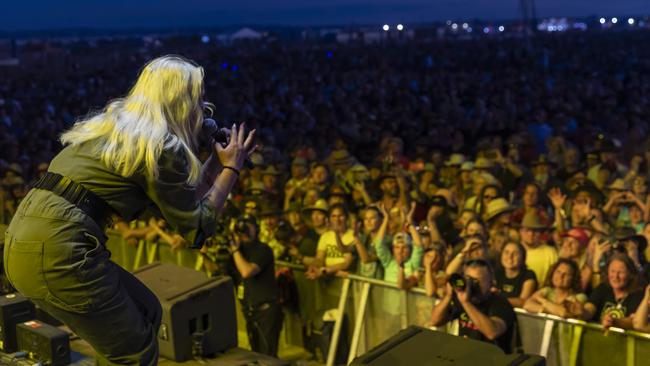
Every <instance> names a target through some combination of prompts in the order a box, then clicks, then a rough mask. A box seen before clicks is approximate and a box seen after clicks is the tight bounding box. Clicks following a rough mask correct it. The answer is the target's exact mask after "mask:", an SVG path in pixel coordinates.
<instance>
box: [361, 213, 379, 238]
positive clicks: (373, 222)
mask: <svg viewBox="0 0 650 366" xmlns="http://www.w3.org/2000/svg"><path fill="white" fill-rule="evenodd" d="M380 224H381V222H380V217H379V212H377V210H375V209H371V208H369V209H367V210H365V211H364V212H363V230H364V231H365V232H366V233H372V232H375V231H376V230H377V229H378V228H379V225H380Z"/></svg>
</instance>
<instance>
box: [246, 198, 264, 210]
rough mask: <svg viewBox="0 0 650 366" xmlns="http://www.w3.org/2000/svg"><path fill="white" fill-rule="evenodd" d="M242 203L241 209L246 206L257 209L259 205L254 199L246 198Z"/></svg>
mask: <svg viewBox="0 0 650 366" xmlns="http://www.w3.org/2000/svg"><path fill="white" fill-rule="evenodd" d="M243 204H244V205H243V206H242V209H247V208H250V209H257V208H259V207H260V205H258V204H257V201H256V200H254V199H246V200H244V202H243Z"/></svg>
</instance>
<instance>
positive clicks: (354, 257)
mask: <svg viewBox="0 0 650 366" xmlns="http://www.w3.org/2000/svg"><path fill="white" fill-rule="evenodd" d="M645 36H646V35H645V33H643V32H640V33H634V32H629V33H619V34H600V33H576V34H566V35H562V36H555V35H552V36H540V37H538V38H536V39H534V40H533V42H532V46H531V45H528V44H524V43H523V42H521V41H520V40H516V39H483V40H473V41H454V42H446V41H436V42H418V41H413V42H411V43H407V44H394V45H391V44H378V45H370V46H361V45H347V46H341V45H331V44H322V43H313V44H302V43H298V44H297V43H283V42H266V43H262V44H260V43H256V44H241V45H236V46H234V47H231V48H217V47H214V46H213V45H203V44H201V43H199V42H198V41H196V40H192V39H168V40H163V41H162V42H163V43H162V45H161V44H156V45H146V46H142V45H141V44H139V43H138V44H135V43H137V42H125V41H115V42H116V43H119V44H120V47H116V46H112V47H109V46H110V45H105V46H106V49H102V48H101V47H82V46H79V47H69V48H66V62H65V63H64V66H63V69H62V70H55V71H56V72H54V73H49V74H48V77H37V76H33V75H29V76H16V77H13V78H12V77H10V78H9V79H8V80H7V81H6V82H4V83H3V84H2V85H0V140H2V156H1V163H2V171H3V177H2V195H1V196H0V197H1V203H2V210H1V213H0V221H1V222H2V223H4V224H6V223H7V222H8V221H9V220H10V218H11V216H12V214H13V212H14V210H15V208H16V206H17V203H18V202H19V201H20V199H21V198H22V197H23V196H24V195H25V193H26V191H27V189H28V186H27V184H28V183H29V181H30V180H32V179H35V178H37V177H38V176H39V175H40V174H43V172H45V171H46V170H47V162H48V161H49V159H50V158H51V157H52V156H53V155H54V154H55V153H56V152H57V150H58V149H59V147H60V145H59V143H58V141H57V139H58V136H59V135H60V132H61V131H63V130H64V129H66V128H67V127H69V126H70V125H71V123H73V122H74V120H75V118H78V117H79V116H82V115H84V114H85V113H87V112H88V111H90V110H92V109H93V108H97V107H100V106H102V105H103V104H104V103H105V102H106V101H107V100H109V99H111V98H114V97H117V96H120V95H122V94H124V93H125V92H126V91H127V90H128V88H129V85H128V82H129V81H130V80H133V79H134V78H133V77H132V75H134V74H135V73H136V72H137V69H138V67H139V66H140V65H142V64H143V63H144V61H145V60H147V59H149V58H151V57H153V56H154V55H157V54H164V53H170V52H173V53H180V54H183V55H185V56H187V57H189V58H191V59H194V60H195V61H196V62H197V63H198V64H200V65H203V66H204V67H205V69H206V99H207V100H209V101H211V102H212V103H214V108H213V111H214V118H215V119H218V120H220V121H229V122H233V121H246V122H247V124H249V126H251V127H254V128H257V129H258V132H259V134H258V139H259V149H258V151H257V152H256V153H255V154H254V155H253V156H252V158H251V160H252V163H253V166H252V167H251V168H250V169H245V170H243V171H242V172H241V175H240V177H239V181H238V186H237V188H236V190H235V193H234V194H233V195H232V197H231V199H230V200H229V202H228V207H227V210H226V213H225V214H224V215H225V217H226V218H233V219H234V218H239V217H243V216H246V217H254V218H256V222H257V223H258V226H259V227H258V229H259V232H258V233H256V235H255V236H256V237H257V238H258V239H259V241H260V242H262V243H263V244H265V245H266V246H268V247H270V249H271V250H272V252H273V257H274V258H275V260H284V261H290V262H294V263H297V264H302V265H304V266H305V268H306V275H307V277H308V278H310V279H312V280H319V279H321V278H325V277H328V276H332V275H335V274H342V273H346V272H347V273H354V274H358V275H361V276H367V277H372V278H376V279H382V280H384V281H389V282H393V283H396V284H397V285H398V286H399V288H402V289H404V290H408V289H410V288H412V287H414V286H421V287H423V288H425V290H426V293H427V294H428V295H429V296H432V297H437V298H440V299H441V301H440V302H439V303H438V305H436V307H435V308H434V311H433V314H432V319H431V320H432V323H433V324H434V325H437V324H442V323H444V322H445V321H447V320H449V319H451V318H454V317H460V318H461V320H462V321H461V332H463V329H465V328H466V329H465V331H466V332H467V333H466V334H470V335H471V336H474V337H477V338H481V339H489V340H495V341H497V343H498V344H499V345H501V346H502V347H503V348H505V349H508V346H507V345H505V341H504V339H506V338H509V337H510V334H511V331H512V324H513V322H514V321H515V317H514V313H513V312H512V307H522V308H524V309H526V310H527V311H530V312H535V313H538V312H544V313H550V314H554V315H557V316H560V317H565V318H569V317H571V318H578V319H583V320H587V321H594V322H598V323H600V324H602V325H603V326H605V327H612V326H615V327H619V328H624V329H637V330H641V331H646V332H648V331H650V325H648V307H649V306H650V286H647V284H648V282H649V281H648V280H649V279H650V266H649V265H648V261H647V259H648V258H650V248H648V240H650V195H649V191H648V179H649V178H650V140H648V139H647V135H648V129H649V128H650V124H649V123H648V119H647V113H646V111H647V110H649V109H650V99H649V98H648V95H650V72H649V71H650V49H648V48H647V47H643V45H644V43H643V42H642V41H641V40H643V39H644V37H645ZM121 42H123V44H121ZM17 75H18V74H17ZM203 157H204V158H205V155H203ZM144 220H145V221H144V223H142V224H140V225H133V224H129V223H118V224H117V226H116V228H117V229H118V230H120V231H121V232H122V233H123V235H124V237H125V239H126V240H130V241H133V242H135V241H136V240H137V238H141V237H146V238H147V239H148V240H156V239H159V240H162V241H164V242H167V243H169V244H170V245H172V246H173V247H174V248H178V247H182V246H183V245H184V244H185V243H184V239H183V238H182V237H180V236H179V235H177V234H174V232H173V231H169V230H168V229H166V228H165V222H164V220H161V219H160V218H155V217H151V218H146V219H144ZM228 226H229V224H228V223H224V225H223V228H224V229H226V228H227V227H228ZM214 241H215V242H218V240H216V239H215V240H214ZM202 251H203V252H204V253H205V254H206V255H208V254H210V251H211V248H208V247H204V249H202ZM208 257H209V258H215V257H214V255H212V256H209V255H208ZM459 273H462V274H464V279H465V280H466V281H465V282H467V283H466V284H465V287H464V289H461V288H462V286H459V287H456V288H455V286H452V285H451V284H450V281H449V278H450V277H452V276H453V275H454V274H459ZM452 278H455V277H452ZM452 282H453V281H452ZM454 294H455V295H454ZM503 299H505V300H503ZM463 313H465V316H464V317H463V315H462V314H463ZM485 314H488V316H482V315H485Z"/></svg>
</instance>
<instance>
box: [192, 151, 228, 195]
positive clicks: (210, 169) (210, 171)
mask: <svg viewBox="0 0 650 366" xmlns="http://www.w3.org/2000/svg"><path fill="white" fill-rule="evenodd" d="M222 169H223V166H222V165H221V162H220V161H219V159H218V158H217V157H216V156H214V154H210V157H208V160H206V161H205V163H203V167H202V168H201V179H200V180H199V183H198V185H197V187H196V193H197V196H198V197H205V195H206V194H207V193H208V191H209V190H210V189H211V188H212V186H213V185H214V182H215V180H216V179H217V176H218V175H219V174H220V173H221V170H222Z"/></svg>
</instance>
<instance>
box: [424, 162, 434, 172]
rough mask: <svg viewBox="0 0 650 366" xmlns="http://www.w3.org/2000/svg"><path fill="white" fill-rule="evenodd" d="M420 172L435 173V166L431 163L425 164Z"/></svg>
mask: <svg viewBox="0 0 650 366" xmlns="http://www.w3.org/2000/svg"><path fill="white" fill-rule="evenodd" d="M422 171H424V172H435V171H436V166H435V165H433V163H426V164H424V168H422Z"/></svg>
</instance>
